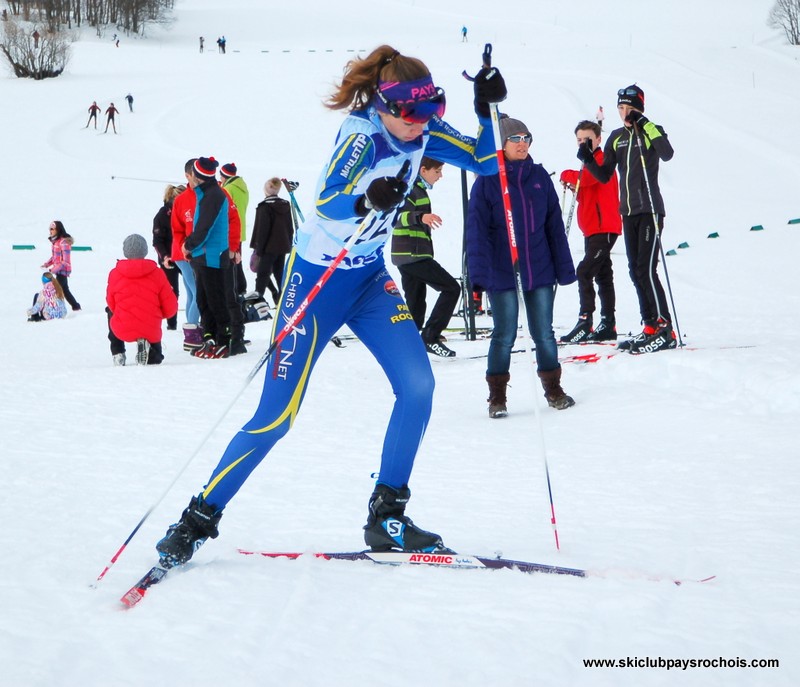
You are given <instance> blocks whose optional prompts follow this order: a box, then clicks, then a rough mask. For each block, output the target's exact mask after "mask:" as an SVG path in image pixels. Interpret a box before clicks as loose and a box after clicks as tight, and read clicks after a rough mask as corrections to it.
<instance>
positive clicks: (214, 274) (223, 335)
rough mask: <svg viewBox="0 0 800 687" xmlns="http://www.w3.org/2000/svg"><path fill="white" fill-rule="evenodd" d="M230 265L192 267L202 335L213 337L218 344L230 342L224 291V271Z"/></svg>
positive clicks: (228, 317)
mask: <svg viewBox="0 0 800 687" xmlns="http://www.w3.org/2000/svg"><path fill="white" fill-rule="evenodd" d="M229 269H230V267H229V266H228V265H225V266H224V267H208V266H206V265H196V266H195V267H194V274H195V281H196V285H197V294H196V295H197V307H198V308H199V309H200V323H201V325H202V327H203V335H204V336H207V337H208V338H211V339H214V341H215V342H216V343H217V344H218V345H224V344H227V343H229V342H230V336H231V315H230V312H229V311H228V301H227V298H226V291H225V271H226V270H229Z"/></svg>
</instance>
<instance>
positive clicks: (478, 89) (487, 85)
mask: <svg viewBox="0 0 800 687" xmlns="http://www.w3.org/2000/svg"><path fill="white" fill-rule="evenodd" d="M473 88H474V90H475V112H476V113H477V114H478V115H479V116H481V117H489V116H490V113H489V103H499V102H502V101H503V100H505V99H506V96H508V89H507V88H506V82H505V79H503V75H502V74H500V71H499V70H498V69H495V68H494V67H484V68H483V69H481V70H480V71H479V72H478V73H477V74H476V75H475V79H474V82H473Z"/></svg>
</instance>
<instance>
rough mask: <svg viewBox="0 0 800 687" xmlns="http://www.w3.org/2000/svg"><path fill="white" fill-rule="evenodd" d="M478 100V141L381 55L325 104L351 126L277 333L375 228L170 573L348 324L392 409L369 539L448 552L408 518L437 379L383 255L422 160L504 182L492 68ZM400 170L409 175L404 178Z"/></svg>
mask: <svg viewBox="0 0 800 687" xmlns="http://www.w3.org/2000/svg"><path fill="white" fill-rule="evenodd" d="M474 88H475V108H476V111H477V112H478V113H479V124H480V126H479V131H478V136H477V138H471V137H468V136H465V135H463V134H461V133H459V132H458V131H456V130H455V129H454V128H453V127H451V126H450V125H449V124H447V123H446V122H445V121H444V120H443V119H442V116H443V115H444V111H445V95H444V91H443V90H442V89H441V88H437V87H436V86H435V85H434V82H433V79H432V78H431V75H430V72H429V70H428V68H427V67H426V66H425V64H424V63H423V62H421V61H420V60H418V59H416V58H412V57H407V56H404V55H401V54H400V53H399V52H397V51H396V50H394V49H393V48H392V47H390V46H388V45H384V46H381V47H379V48H376V49H375V50H373V51H372V52H371V53H370V54H369V55H367V56H366V57H364V58H355V59H354V60H351V61H350V62H349V63H348V64H347V66H346V68H345V73H344V76H343V78H342V81H341V83H340V85H339V86H338V88H337V89H336V90H335V92H334V93H333V94H332V95H331V97H330V98H329V100H328V101H327V103H326V105H327V107H328V108H330V109H332V110H345V111H347V112H348V116H347V117H346V118H345V120H344V122H343V123H342V126H341V128H340V130H339V134H338V136H337V137H336V142H335V144H334V149H333V153H332V155H331V157H330V162H329V163H328V164H327V165H326V167H325V168H324V169H323V172H322V174H321V177H320V179H319V182H318V185H317V190H316V198H317V200H316V205H315V210H316V212H315V213H314V214H313V216H311V217H309V218H308V219H307V220H306V221H305V222H304V223H303V224H302V225H301V226H300V227H299V228H298V231H297V235H296V239H295V246H294V249H293V251H292V253H291V254H290V256H289V259H288V262H287V265H286V270H285V273H284V288H283V291H282V294H281V301H280V304H279V311H278V314H277V315H276V316H275V322H276V323H280V324H281V325H283V323H285V322H287V321H288V319H289V318H290V317H291V316H292V314H293V313H294V312H295V309H296V308H297V307H298V306H299V305H300V304H301V303H302V302H303V301H304V299H305V297H306V296H307V295H308V294H309V292H310V291H311V289H312V288H313V287H314V285H315V284H316V282H317V281H318V279H319V278H320V277H321V276H322V274H323V273H324V272H325V271H326V269H327V268H328V266H329V265H330V263H331V261H332V260H334V258H335V257H336V256H337V254H339V253H340V251H341V250H342V248H343V247H344V246H345V244H346V242H347V240H348V239H349V238H350V237H351V235H352V234H353V232H354V231H356V230H357V229H358V228H359V226H360V225H361V224H362V222H364V221H365V218H366V221H368V225H367V226H366V227H365V228H364V229H363V232H362V233H361V235H360V237H359V239H358V240H357V242H356V243H355V244H354V245H353V247H352V249H351V250H350V251H349V253H348V254H347V257H346V259H344V260H343V261H342V262H341V263H340V264H339V266H338V268H337V269H336V270H335V271H334V273H333V275H332V276H331V277H330V279H329V280H328V281H327V283H325V285H324V287H323V288H322V289H321V290H320V291H318V293H317V295H316V297H315V298H314V299H313V300H312V301H311V302H310V303H309V304H308V307H307V310H306V311H305V315H304V317H303V319H302V320H300V321H299V322H298V323H297V324H296V326H295V327H294V329H293V330H292V332H291V333H290V334H289V335H288V336H287V337H286V338H285V339H284V340H283V341H282V342H281V345H280V347H279V348H278V349H277V350H276V352H275V357H274V359H273V361H272V362H271V363H270V365H269V371H268V372H267V374H266V377H265V380H264V389H263V393H262V396H261V401H260V403H259V406H258V408H257V409H256V412H255V414H254V415H253V417H252V419H251V420H250V421H249V422H247V423H246V424H245V425H244V426H243V427H242V429H241V430H240V431H239V432H238V433H237V434H236V436H234V438H233V439H232V441H231V442H230V444H229V445H228V447H227V449H226V450H225V453H224V454H223V456H222V458H221V460H220V462H219V464H218V465H217V467H216V468H215V469H214V471H213V472H212V474H211V477H210V479H209V480H208V483H207V484H206V485H205V487H204V488H203V489H202V491H201V492H200V493H199V494H198V495H197V496H195V497H192V499H191V501H190V504H189V506H188V507H187V508H186V509H185V510H184V512H183V514H182V516H181V519H180V521H179V522H177V523H175V524H174V525H171V526H170V527H169V529H168V530H167V534H166V536H165V537H164V538H163V539H161V540H160V541H159V542H158V544H157V545H156V548H157V550H158V552H159V554H160V556H161V565H162V566H164V567H167V568H169V567H173V566H175V565H181V564H183V563H186V561H188V560H189V559H190V558H191V557H192V555H193V553H194V551H195V550H196V549H197V547H198V546H200V545H201V544H202V543H203V542H204V541H206V539H207V538H208V537H211V538H212V539H213V538H215V537H217V536H218V529H217V525H218V523H219V520H220V518H221V516H222V512H223V509H224V508H225V507H226V506H227V505H228V503H229V502H230V500H231V499H232V498H233V496H234V495H235V494H236V492H237V491H238V490H239V489H240V488H241V486H242V485H243V484H244V482H245V480H246V479H247V478H248V476H249V475H250V473H251V472H252V471H253V470H254V469H255V468H256V467H257V466H258V464H259V463H260V462H261V461H262V460H263V459H264V457H265V456H266V454H267V453H268V452H269V451H270V450H271V449H272V447H273V446H274V445H275V444H276V442H277V441H278V440H279V439H281V438H282V437H283V436H284V435H285V434H286V433H287V432H288V431H289V429H290V428H291V426H292V424H293V422H294V420H295V418H296V416H297V413H298V412H299V410H300V405H301V403H302V401H303V397H304V396H305V393H306V391H307V388H308V383H309V378H310V375H311V373H312V371H313V368H314V364H315V363H316V362H317V360H318V359H319V356H320V354H321V353H322V351H323V349H324V348H325V345H326V344H327V343H328V341H330V339H331V337H332V336H333V335H334V334H335V333H336V331H337V330H338V329H339V328H340V327H341V326H342V325H347V326H348V327H349V328H350V329H351V330H352V331H353V332H354V333H355V334H356V335H357V336H358V337H359V339H361V341H363V342H364V344H365V345H366V347H367V348H368V349H369V351H370V352H371V353H372V354H373V355H374V356H375V358H376V360H377V361H378V363H379V364H380V366H381V367H382V368H383V371H384V374H385V375H386V376H387V378H388V379H389V382H390V383H391V386H392V391H393V392H394V395H395V397H396V400H395V404H394V409H393V412H392V415H391V418H390V420H389V426H388V428H387V432H386V438H385V440H384V445H383V450H382V454H381V464H380V472H379V474H378V478H377V483H376V485H375V489H374V491H373V493H372V496H371V497H370V499H369V506H368V516H367V524H366V526H365V527H364V538H365V541H366V543H367V545H368V546H370V547H371V548H372V549H374V550H389V549H400V550H405V551H424V552H429V551H437V550H443V549H444V545H443V543H442V539H441V537H440V536H439V535H438V534H435V533H432V532H427V531H425V530H422V529H420V528H419V527H417V526H416V525H414V523H413V522H412V521H411V519H410V518H409V517H408V516H406V515H405V508H406V504H407V502H408V500H409V497H410V494H411V492H410V490H409V487H408V482H409V478H410V476H411V470H412V467H413V464H414V458H415V456H416V453H417V449H418V447H419V445H420V443H421V441H422V438H423V435H424V434H425V428H426V426H427V424H428V419H429V417H430V412H431V403H432V396H433V387H434V380H433V374H432V372H431V366H430V362H429V360H428V356H427V353H426V351H425V346H424V344H423V343H422V339H421V338H420V336H419V332H418V331H417V328H416V325H415V324H414V320H413V318H412V317H411V315H410V314H409V312H408V307H407V305H406V304H405V303H404V302H403V299H402V297H401V295H400V291H399V289H398V288H397V286H396V285H395V283H394V282H393V280H392V279H391V277H390V276H389V273H388V272H387V270H386V266H385V263H384V256H383V248H384V244H385V243H386V241H387V239H388V238H389V237H390V236H391V232H392V227H393V226H394V224H395V221H396V217H397V214H398V212H399V207H400V206H401V205H402V203H403V201H404V199H405V196H406V194H407V192H408V185H409V183H410V182H411V181H413V180H414V179H415V178H416V176H417V173H418V170H419V165H420V161H421V160H422V157H423V155H429V156H431V157H433V158H435V159H437V160H441V161H442V162H446V163H449V164H452V165H455V166H457V167H461V168H464V169H468V170H470V171H473V172H475V173H477V174H495V173H496V172H497V157H496V152H495V150H494V143H493V136H492V131H491V120H490V119H489V107H488V103H489V102H499V101H501V100H503V99H504V98H505V95H506V88H505V83H504V81H503V78H502V76H501V75H500V73H499V72H498V71H497V70H496V69H489V68H484V69H482V70H481V71H480V72H479V73H478V75H477V76H476V79H475V82H474ZM406 163H410V164H408V165H406ZM403 169H406V170H407V171H406V172H405V176H404V177H403V178H402V179H398V178H397V177H398V173H399V172H401V171H402V170H403ZM372 210H374V211H375V212H371V211H372ZM276 326H277V325H276ZM273 335H274V332H273ZM333 499H334V495H333V494H331V501H333ZM330 505H331V504H330V503H329V504H326V506H325V510H328V509H329V507H330ZM312 507H314V508H317V507H318V506H317V504H313V506H312Z"/></svg>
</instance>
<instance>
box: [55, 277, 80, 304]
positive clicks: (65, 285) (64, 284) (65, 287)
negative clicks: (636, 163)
mask: <svg viewBox="0 0 800 687" xmlns="http://www.w3.org/2000/svg"><path fill="white" fill-rule="evenodd" d="M56 280H57V281H58V283H59V284H60V285H61V290H62V291H63V292H64V298H66V299H67V303H69V306H70V307H71V308H72V309H73V310H80V309H81V304H80V303H78V301H77V300H75V296H73V295H72V291H70V290H69V278H68V277H67V275H65V274H57V275H56Z"/></svg>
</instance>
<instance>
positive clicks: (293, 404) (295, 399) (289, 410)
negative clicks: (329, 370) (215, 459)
mask: <svg viewBox="0 0 800 687" xmlns="http://www.w3.org/2000/svg"><path fill="white" fill-rule="evenodd" d="M287 274H288V272H287ZM312 321H313V333H312V337H311V349H310V350H309V353H308V358H307V359H306V364H305V366H304V368H303V373H302V374H301V375H300V380H299V381H298V383H297V387H296V388H295V390H294V393H293V394H292V397H291V399H289V403H288V405H287V406H286V408H285V409H284V410H283V412H282V413H281V414H280V415H279V416H278V418H277V419H276V420H275V421H274V422H272V423H270V424H269V425H266V426H265V427H262V428H260V429H247V430H242V431H244V432H246V433H247V434H263V433H264V432H269V431H270V430H271V429H274V428H275V427H278V426H279V425H281V424H282V423H283V422H285V421H286V419H287V418H289V428H291V427H292V425H293V424H294V420H295V418H296V417H297V413H298V412H299V410H300V400H301V399H302V397H303V393H304V391H305V387H306V384H308V376H309V374H310V372H311V361H312V360H313V359H314V351H315V350H316V348H317V336H318V332H317V321H316V319H315V318H313V317H312ZM253 451H254V449H251V450H249V451H248V452H247V453H245V454H244V455H243V456H242V457H241V458H237V459H236V460H235V461H233V462H232V463H231V464H230V465H229V466H228V467H227V468H225V469H224V470H223V471H222V472H221V473H219V475H217V476H216V478H215V479H214V480H213V481H212V482H210V483H209V484H208V486H206V488H205V489H204V490H203V499H204V500H207V499H208V496H209V495H210V494H211V492H212V491H214V488H215V487H216V486H217V485H218V484H219V483H220V482H221V481H222V480H223V479H224V478H225V477H226V475H228V474H229V473H230V472H231V470H233V469H234V468H235V467H236V466H237V465H239V464H240V463H241V462H242V461H243V460H245V459H247V457H248V456H249V455H250V454H251V453H253Z"/></svg>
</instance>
